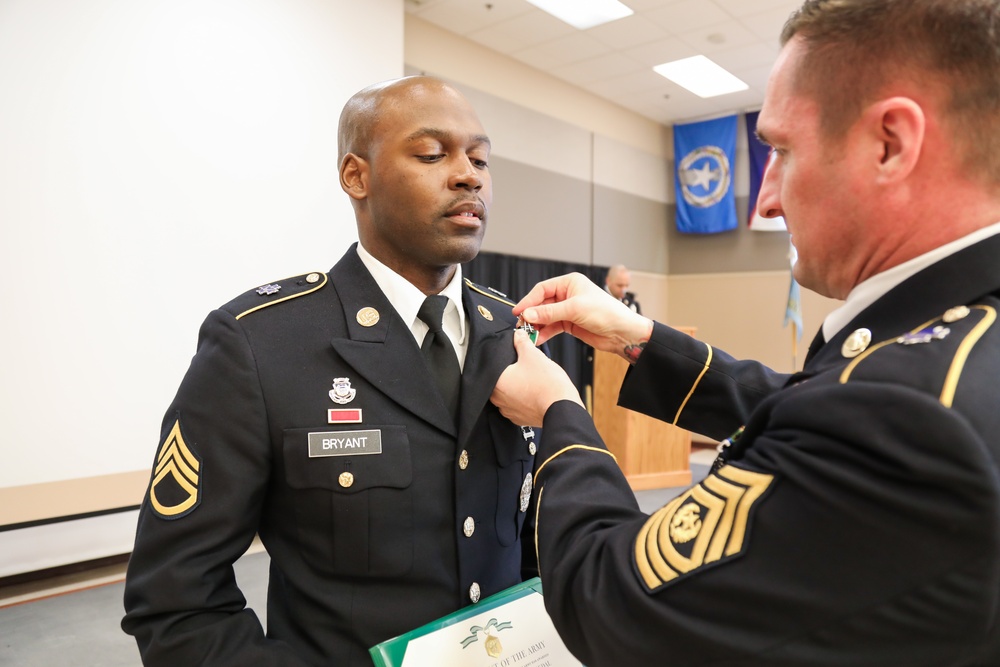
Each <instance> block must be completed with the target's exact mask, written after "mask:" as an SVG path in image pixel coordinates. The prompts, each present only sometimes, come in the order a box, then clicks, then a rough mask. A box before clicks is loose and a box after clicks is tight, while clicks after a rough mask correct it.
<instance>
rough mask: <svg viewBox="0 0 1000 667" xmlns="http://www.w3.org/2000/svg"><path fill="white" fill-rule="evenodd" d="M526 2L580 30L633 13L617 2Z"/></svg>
mask: <svg viewBox="0 0 1000 667" xmlns="http://www.w3.org/2000/svg"><path fill="white" fill-rule="evenodd" d="M528 2H529V3H531V4H532V5H534V6H535V7H538V8H539V9H541V10H542V11H543V12H548V13H549V14H552V16H555V17H556V18H557V19H559V20H560V21H564V22H566V23H568V24H570V25H571V26H573V27H574V28H579V29H580V30H586V29H587V28H593V27H594V26H595V25H601V24H602V23H610V22H611V21H617V20H618V19H623V18H625V17H626V16H631V15H632V14H633V13H634V12H633V11H632V10H631V9H629V8H628V7H626V6H625V5H623V4H622V3H620V2H618V0H528Z"/></svg>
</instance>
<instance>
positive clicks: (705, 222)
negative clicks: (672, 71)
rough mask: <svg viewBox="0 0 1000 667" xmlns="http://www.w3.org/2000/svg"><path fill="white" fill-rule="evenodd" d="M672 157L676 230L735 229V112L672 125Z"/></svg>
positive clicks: (694, 231) (704, 231)
mask: <svg viewBox="0 0 1000 667" xmlns="http://www.w3.org/2000/svg"><path fill="white" fill-rule="evenodd" d="M674 159H675V160H676V161H677V170H676V172H675V174H674V185H675V189H676V192H677V230H678V231H681V232H686V233H689V234H715V233H718V232H725V231H729V230H730V229H736V227H737V222H736V197H735V195H734V194H733V165H734V164H735V163H736V116H727V117H726V118H718V119H716V120H706V121H705V122H703V123H689V124H687V125H674Z"/></svg>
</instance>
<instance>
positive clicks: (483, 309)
mask: <svg viewBox="0 0 1000 667" xmlns="http://www.w3.org/2000/svg"><path fill="white" fill-rule="evenodd" d="M479 314H480V315H482V316H483V317H485V318H486V319H487V320H488V321H490V322H492V321H493V313H491V312H490V311H488V310H487V309H486V306H479Z"/></svg>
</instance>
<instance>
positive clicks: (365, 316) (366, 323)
mask: <svg viewBox="0 0 1000 667" xmlns="http://www.w3.org/2000/svg"><path fill="white" fill-rule="evenodd" d="M356 317H357V318H358V324H360V325H361V326H363V327H373V326H375V325H376V324H377V323H378V318H379V315H378V311H377V310H375V309H374V308H372V307H371V306H366V307H364V308H362V309H361V310H359V311H358V314H357V316H356Z"/></svg>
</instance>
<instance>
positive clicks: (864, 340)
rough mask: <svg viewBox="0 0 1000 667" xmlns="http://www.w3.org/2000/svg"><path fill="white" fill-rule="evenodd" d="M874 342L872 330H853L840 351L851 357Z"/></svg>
mask: <svg viewBox="0 0 1000 667" xmlns="http://www.w3.org/2000/svg"><path fill="white" fill-rule="evenodd" d="M871 342H872V332H871V331H869V330H868V329H857V330H856V331H853V332H852V333H851V335H850V336H848V337H847V340H845V341H844V344H843V345H842V346H841V348H840V353H841V354H842V355H844V356H845V357H846V358H848V359H851V358H853V357H856V356H858V355H859V354H861V353H862V352H864V351H865V350H867V349H868V345H869V344H871Z"/></svg>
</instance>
